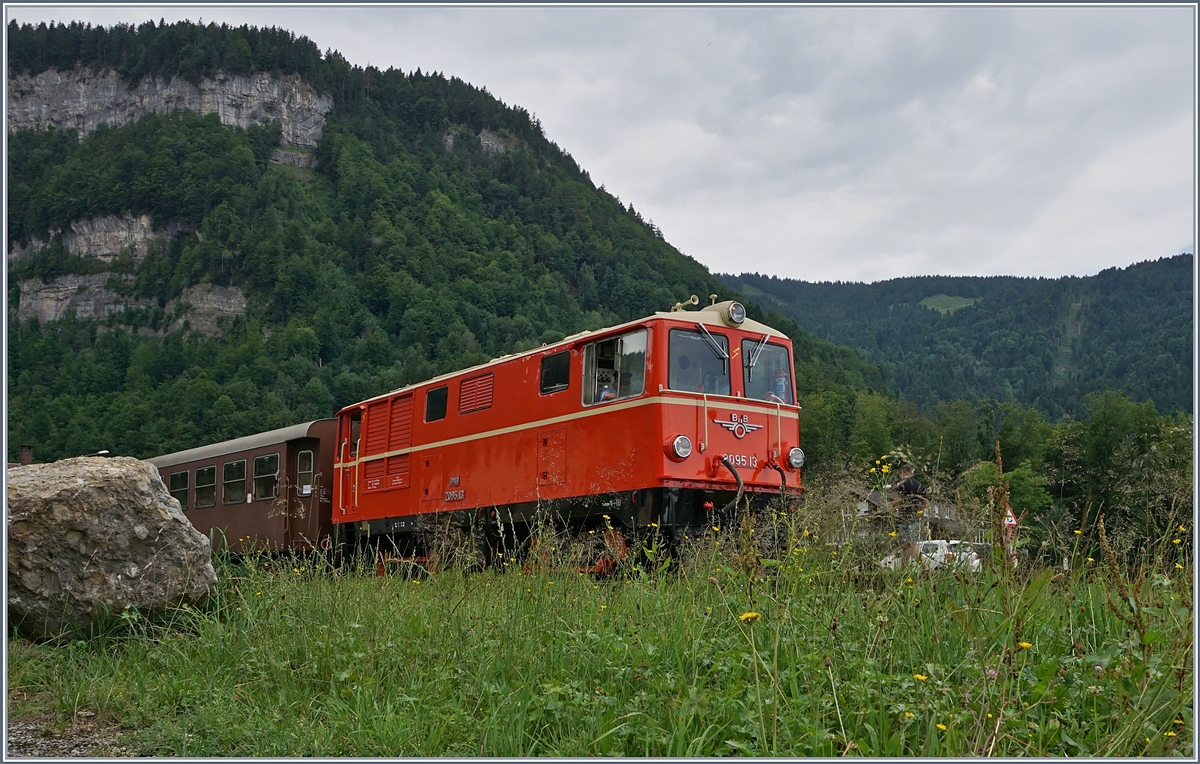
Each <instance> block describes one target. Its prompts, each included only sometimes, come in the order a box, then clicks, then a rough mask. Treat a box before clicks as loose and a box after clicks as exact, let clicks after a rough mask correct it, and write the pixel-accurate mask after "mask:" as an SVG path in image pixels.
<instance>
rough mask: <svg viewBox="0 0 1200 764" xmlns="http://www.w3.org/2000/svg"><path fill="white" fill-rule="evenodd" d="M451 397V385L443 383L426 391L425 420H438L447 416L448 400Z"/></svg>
mask: <svg viewBox="0 0 1200 764" xmlns="http://www.w3.org/2000/svg"><path fill="white" fill-rule="evenodd" d="M449 399H450V386H449V385H442V386H441V387H435V388H434V389H432V390H430V391H429V392H427V393H425V421H426V422H436V421H437V420H439V419H445V418H446V402H447V401H448V400H449Z"/></svg>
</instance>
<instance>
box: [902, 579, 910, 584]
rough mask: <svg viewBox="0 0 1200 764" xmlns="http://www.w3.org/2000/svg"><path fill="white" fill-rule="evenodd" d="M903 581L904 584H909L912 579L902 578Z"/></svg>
mask: <svg viewBox="0 0 1200 764" xmlns="http://www.w3.org/2000/svg"><path fill="white" fill-rule="evenodd" d="M904 583H906V584H911V583H912V579H911V578H906V579H904Z"/></svg>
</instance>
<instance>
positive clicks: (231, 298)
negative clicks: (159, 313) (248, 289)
mask: <svg viewBox="0 0 1200 764" xmlns="http://www.w3.org/2000/svg"><path fill="white" fill-rule="evenodd" d="M180 299H181V300H182V301H183V302H184V303H185V304H186V305H187V309H186V310H185V311H184V314H183V318H181V319H179V320H178V321H177V322H176V323H175V324H174V325H173V326H172V327H171V329H172V331H173V330H175V329H178V328H180V327H182V326H183V322H184V321H187V322H188V324H189V326H190V327H191V329H192V330H193V331H197V332H200V333H201V334H203V335H205V336H208V337H216V336H218V335H219V334H221V332H223V331H224V326H223V325H227V324H230V323H232V322H233V321H235V320H237V319H238V318H240V317H241V316H242V315H244V314H245V313H246V296H245V295H244V294H242V290H241V289H238V288H237V287H223V286H215V285H213V284H196V285H195V286H190V287H188V288H187V289H185V290H183V296H182V297H181V298H180ZM174 302H175V301H174V300H172V301H171V302H170V303H168V304H167V309H168V310H172V309H174Z"/></svg>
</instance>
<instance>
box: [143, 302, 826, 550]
mask: <svg viewBox="0 0 1200 764" xmlns="http://www.w3.org/2000/svg"><path fill="white" fill-rule="evenodd" d="M715 299H716V298H715V296H714V298H713V301H714V304H712V305H709V306H706V307H704V308H703V309H700V310H696V311H685V310H681V308H682V307H683V305H684V304H680V305H676V306H675V309H674V310H672V311H670V312H660V313H656V314H654V315H653V316H650V317H648V318H644V319H640V320H638V321H631V322H629V323H626V324H621V325H620V326H614V327H611V328H608V329H602V330H599V331H594V332H583V333H581V334H577V335H574V336H572V337H568V338H566V339H564V340H562V341H561V342H557V343H554V344H552V345H546V346H543V347H540V348H537V349H536V350H530V351H526V352H523V353H518V354H514V355H508V356H502V357H500V358H497V359H495V360H493V361H491V362H489V363H486V364H483V365H481V366H476V367H474V368H470V369H466V370H463V371H458V372H455V373H453V374H446V375H443V376H441V377H437V378H434V379H431V380H428V381H426V382H422V383H420V384H416V385H410V386H408V387H405V388H403V389H400V390H397V391H395V392H391V393H388V394H386V395H381V396H378V397H375V398H371V399H370V400H366V401H363V402H361V403H356V404H354V405H352V406H347V407H346V408H344V409H342V410H341V411H339V412H338V414H337V419H336V427H335V420H332V419H324V420H317V421H315V422H309V423H306V424H303V425H295V426H293V427H287V428H283V429H280V430H273V431H271V432H266V433H259V434H258V435H251V436H247V437H245V438H238V439H235V440H231V441H226V442H224V443H217V444H214V445H211V446H203V447H201V448H196V449H191V450H189V451H182V452H179V453H176V454H169V455H166V456H160V457H157V458H155V459H151V460H150V461H151V462H152V463H153V464H155V465H156V466H158V467H159V470H160V472H161V474H162V476H163V480H164V481H166V482H167V485H168V489H169V490H170V491H171V493H172V495H174V496H175V497H176V498H178V499H179V501H180V504H181V505H182V506H183V508H184V510H185V513H186V514H187V516H188V517H189V518H190V519H191V520H192V522H193V524H195V525H196V526H197V527H198V528H199V529H200V530H202V531H205V532H213V531H220V532H221V533H222V534H223V535H224V537H225V539H226V541H227V542H228V544H229V547H230V549H231V550H232V551H234V552H239V551H243V550H246V549H249V548H252V547H253V548H268V549H275V550H278V549H295V548H301V549H304V548H310V547H311V546H313V545H317V546H320V547H328V546H330V545H331V543H332V542H333V540H340V541H341V542H345V543H348V544H353V545H357V546H365V545H368V544H370V545H381V544H380V542H390V545H391V547H392V548H393V549H396V550H400V551H401V552H402V553H405V554H411V555H414V556H418V557H419V556H421V555H423V554H425V551H426V550H424V549H422V545H423V544H424V543H425V542H424V541H423V540H422V538H423V533H424V532H425V530H426V529H428V528H429V527H430V526H431V523H430V522H429V521H430V520H433V519H439V520H444V521H449V523H450V524H451V525H455V526H458V527H467V526H471V527H475V528H478V529H482V530H483V536H484V538H485V539H490V540H491V544H490V546H491V547H494V546H495V545H496V544H497V543H499V541H500V539H499V534H500V533H501V532H504V533H505V534H511V536H510V538H511V540H512V541H514V542H522V541H524V540H525V538H527V537H528V536H529V535H530V533H531V530H532V528H533V524H534V523H535V522H536V521H537V520H538V519H539V518H547V517H548V518H552V519H553V520H554V521H556V522H558V523H560V524H562V525H563V526H565V527H567V528H570V529H573V530H580V529H596V528H604V529H605V532H606V533H608V534H609V535H610V536H611V534H612V531H610V530H609V529H610V528H611V529H613V530H618V529H619V530H624V531H630V530H634V529H639V528H646V527H654V528H657V529H659V532H660V533H662V534H664V535H665V536H666V538H667V540H668V541H674V540H678V539H679V538H681V537H682V536H683V535H686V534H695V533H697V532H700V531H702V530H704V529H706V528H708V527H710V526H711V525H713V524H714V523H718V522H721V521H722V519H723V518H724V517H726V516H727V515H726V514H725V513H726V512H727V511H728V510H730V509H732V508H733V507H734V506H735V505H736V503H737V502H738V501H739V500H740V499H741V497H742V496H743V495H744V494H750V495H751V496H752V497H754V498H757V499H762V498H767V497H769V496H772V495H778V494H780V493H781V492H787V491H789V490H799V489H800V488H801V487H802V486H801V482H800V468H801V467H802V466H803V464H804V452H803V451H802V450H801V449H800V447H799V441H800V428H799V410H800V409H799V406H797V405H796V403H795V400H796V390H795V383H794V380H793V378H792V368H793V367H792V343H791V341H790V340H789V339H788V338H787V337H786V336H785V335H783V334H782V333H780V332H779V331H777V330H775V329H772V328H771V327H769V326H766V325H764V324H761V323H759V322H757V321H753V320H751V319H749V318H747V317H746V313H745V309H744V308H743V307H742V305H741V304H740V303H737V302H732V301H729V302H722V303H716V302H715ZM697 302H698V300H697V299H696V298H695V296H693V297H692V299H691V300H690V301H689V302H688V303H685V304H686V305H694V304H696V303H697ZM621 543H622V545H623V543H624V542H623V540H622V541H621ZM382 546H384V547H386V546H387V544H386V543H384V544H382ZM610 548H611V547H610Z"/></svg>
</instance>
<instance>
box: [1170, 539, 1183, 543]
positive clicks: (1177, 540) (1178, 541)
mask: <svg viewBox="0 0 1200 764" xmlns="http://www.w3.org/2000/svg"><path fill="white" fill-rule="evenodd" d="M1171 543H1172V544H1182V543H1183V540H1182V539H1175V540H1174V541H1172V542H1171Z"/></svg>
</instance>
